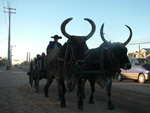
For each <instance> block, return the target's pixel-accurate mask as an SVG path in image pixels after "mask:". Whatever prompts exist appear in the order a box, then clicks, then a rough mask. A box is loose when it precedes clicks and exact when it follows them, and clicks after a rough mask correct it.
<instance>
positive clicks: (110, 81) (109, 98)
mask: <svg viewBox="0 0 150 113" xmlns="http://www.w3.org/2000/svg"><path fill="white" fill-rule="evenodd" d="M111 86H112V79H111V80H109V83H108V84H107V85H106V92H107V96H108V109H110V110H114V109H115V107H114V105H113V104H112V101H111Z"/></svg>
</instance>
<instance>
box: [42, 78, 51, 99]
mask: <svg viewBox="0 0 150 113" xmlns="http://www.w3.org/2000/svg"><path fill="white" fill-rule="evenodd" d="M52 81H53V78H47V84H46V85H45V87H44V93H45V97H48V88H49V86H50V85H51V83H52Z"/></svg>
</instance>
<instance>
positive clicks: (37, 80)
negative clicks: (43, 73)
mask: <svg viewBox="0 0 150 113" xmlns="http://www.w3.org/2000/svg"><path fill="white" fill-rule="evenodd" d="M35 82H36V92H38V91H39V79H38V78H37V79H36V81H35Z"/></svg>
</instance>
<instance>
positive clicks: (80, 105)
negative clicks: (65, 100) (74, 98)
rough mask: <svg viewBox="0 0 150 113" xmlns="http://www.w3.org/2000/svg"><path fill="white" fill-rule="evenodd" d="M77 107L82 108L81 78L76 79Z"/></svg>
mask: <svg viewBox="0 0 150 113" xmlns="http://www.w3.org/2000/svg"><path fill="white" fill-rule="evenodd" d="M78 109H80V110H82V109H83V80H82V79H80V80H79V81H78Z"/></svg>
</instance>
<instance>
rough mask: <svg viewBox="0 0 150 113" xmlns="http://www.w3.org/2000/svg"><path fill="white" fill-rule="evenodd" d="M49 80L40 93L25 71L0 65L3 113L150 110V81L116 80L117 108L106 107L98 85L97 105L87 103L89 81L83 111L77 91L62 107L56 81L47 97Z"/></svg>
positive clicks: (0, 110) (134, 112) (0, 111)
mask: <svg viewBox="0 0 150 113" xmlns="http://www.w3.org/2000/svg"><path fill="white" fill-rule="evenodd" d="M45 83H46V80H45V79H43V80H41V81H40V89H39V92H38V93H36V92H35V89H34V88H31V87H30V85H29V81H28V76H27V74H26V72H25V71H23V70H20V69H17V68H13V69H12V70H5V67H0V113H149V111H150V82H148V83H145V84H142V85H141V84H139V83H135V82H133V81H130V80H129V81H123V82H118V81H117V80H113V87H112V101H113V104H114V106H115V108H116V109H115V110H113V111H110V110H108V109H107V96H106V92H105V89H102V88H100V86H98V85H96V92H95V94H94V98H95V104H94V105H90V104H88V97H89V95H90V87H89V84H88V83H87V84H86V90H85V93H86V99H85V100H84V110H82V111H81V110H78V109H77V97H76V90H74V91H73V92H67V93H66V104H67V107H66V108H60V106H59V101H58V100H57V92H58V91H57V85H56V82H55V81H54V82H53V84H52V86H51V87H50V88H49V97H48V98H46V97H44V92H43V87H44V85H45Z"/></svg>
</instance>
